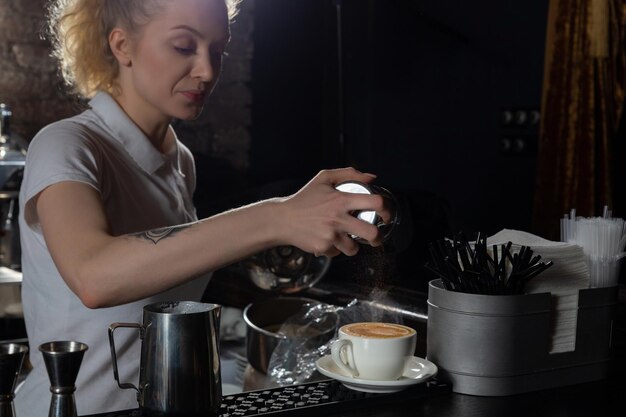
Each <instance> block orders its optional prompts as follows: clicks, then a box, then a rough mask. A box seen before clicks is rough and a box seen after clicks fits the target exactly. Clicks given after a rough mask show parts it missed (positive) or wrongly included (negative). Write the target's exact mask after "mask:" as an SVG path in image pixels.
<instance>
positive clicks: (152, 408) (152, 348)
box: [109, 301, 222, 415]
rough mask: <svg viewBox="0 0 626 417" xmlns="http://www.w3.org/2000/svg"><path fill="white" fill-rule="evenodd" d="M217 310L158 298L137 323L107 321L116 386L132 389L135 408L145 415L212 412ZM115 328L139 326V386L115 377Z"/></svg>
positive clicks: (217, 385)
mask: <svg viewBox="0 0 626 417" xmlns="http://www.w3.org/2000/svg"><path fill="white" fill-rule="evenodd" d="M220 311H221V306H219V305H217V304H206V303H198V302H192V301H176V302H162V303H155V304H150V305H147V306H145V307H144V308H143V324H138V323H113V324H111V326H109V343H110V345H111V359H112V361H113V373H114V376H115V380H116V381H117V383H118V385H119V387H120V388H122V389H129V388H133V389H135V390H136V391H137V401H138V402H139V407H140V408H142V409H143V411H144V412H147V413H148V414H151V415H162V414H176V415H198V414H201V415H208V414H209V413H210V414H216V413H217V411H218V409H219V406H220V403H221V400H222V385H221V373H220V356H219V345H218V342H219V332H218V331H219V320H220ZM119 327H132V328H137V329H139V337H140V338H141V340H142V343H141V360H140V370H139V387H136V386H135V385H134V384H132V383H127V382H126V383H122V382H120V380H119V374H118V367H117V354H116V350H115V340H114V336H113V333H114V331H115V329H117V328H119Z"/></svg>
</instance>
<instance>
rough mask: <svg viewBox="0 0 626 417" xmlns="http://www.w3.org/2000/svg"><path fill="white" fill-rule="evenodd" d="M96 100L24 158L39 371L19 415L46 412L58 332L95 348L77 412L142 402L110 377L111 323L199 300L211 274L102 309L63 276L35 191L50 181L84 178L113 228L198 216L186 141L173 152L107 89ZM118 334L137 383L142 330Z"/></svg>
mask: <svg viewBox="0 0 626 417" xmlns="http://www.w3.org/2000/svg"><path fill="white" fill-rule="evenodd" d="M90 107H91V108H90V109H89V110H86V111H85V112H83V113H82V114H80V115H78V116H75V117H72V118H69V119H65V120H61V121H59V122H56V123H53V124H51V125H49V126H47V127H45V128H44V129H42V130H41V131H40V132H39V133H38V134H37V135H36V136H35V138H34V139H33V140H32V142H31V144H30V146H29V149H28V153H27V157H26V167H25V170H24V179H23V181H22V187H21V191H20V197H19V202H20V218H19V221H20V223H19V224H20V232H21V244H22V273H23V283H22V302H23V306H24V319H25V322H26V329H27V332H28V340H29V344H30V361H31V363H32V365H33V370H32V372H31V373H30V374H29V375H28V377H27V378H26V381H25V383H24V385H23V386H21V387H20V388H19V389H18V392H17V394H16V399H15V407H16V414H17V415H18V416H19V417H41V416H44V415H47V414H48V408H49V406H50V398H51V393H50V390H49V388H50V381H49V378H48V374H47V373H46V369H45V365H44V363H43V357H42V354H41V353H40V352H39V350H38V347H39V345H40V344H42V343H45V342H49V341H54V340H75V341H79V342H83V343H86V344H87V345H88V346H89V350H87V352H86V353H85V356H84V358H83V363H82V365H81V368H80V372H79V374H78V379H77V381H76V388H77V390H76V392H75V393H74V396H75V399H76V406H77V410H78V414H79V415H87V414H95V413H102V412H107V411H115V410H123V409H129V408H136V407H137V399H136V394H135V391H134V390H121V389H120V388H118V386H117V383H116V382H115V380H114V378H113V371H112V365H111V354H110V348H109V340H108V327H109V325H110V324H111V323H114V322H135V323H141V320H142V309H143V306H145V305H147V304H150V303H153V302H157V301H162V300H196V301H197V300H200V298H201V296H202V293H203V291H204V289H205V287H206V284H207V282H208V279H209V277H208V276H206V277H203V278H199V279H196V280H194V281H192V282H190V283H189V284H186V285H183V286H180V287H178V288H175V289H173V290H170V291H167V292H165V293H162V294H159V295H157V296H154V297H150V298H146V299H143V300H140V301H137V302H133V303H130V304H125V305H121V306H118V307H111V308H103V309H96V310H92V309H88V308H86V307H85V306H84V305H83V304H82V302H81V301H80V299H79V298H78V297H77V296H76V295H75V294H74V293H73V292H72V291H71V290H70V289H69V287H68V286H67V285H66V284H65V282H64V281H63V279H62V278H61V276H60V274H59V272H58V270H57V268H56V266H55V264H54V262H53V260H52V258H51V256H50V253H49V251H48V248H47V247H46V243H45V241H44V238H43V235H42V232H41V226H40V223H39V219H38V218H37V213H36V210H35V204H34V201H35V197H36V196H37V195H38V194H39V193H40V192H41V191H42V190H44V189H45V188H46V187H48V186H50V185H52V184H55V183H59V182H63V181H79V182H82V183H85V184H88V185H90V186H92V187H93V188H94V189H96V190H97V191H98V192H99V193H100V195H101V198H102V204H103V206H104V209H105V211H106V216H107V220H108V222H109V225H110V229H111V233H112V234H113V235H122V234H127V233H131V232H140V231H145V230H150V229H154V228H158V227H163V226H171V225H176V224H183V223H187V222H190V221H194V220H196V212H195V208H194V206H193V202H192V193H193V190H194V188H195V167H194V163H193V158H192V155H191V152H190V151H189V149H187V148H186V147H185V146H184V145H183V144H182V143H181V142H180V141H178V139H177V140H176V144H175V146H173V148H172V149H169V150H168V151H167V153H166V154H162V153H160V152H159V151H157V150H156V149H155V148H154V146H153V145H152V144H151V143H150V141H149V140H148V138H147V137H146V136H145V135H144V134H143V133H142V132H141V131H140V129H139V128H138V127H137V126H136V125H135V124H134V123H133V122H132V121H131V120H130V119H129V118H128V116H127V115H126V114H125V113H124V111H123V110H122V109H121V108H120V107H119V105H118V104H117V103H116V102H115V100H113V98H112V97H111V96H109V95H108V94H106V93H98V94H97V95H96V96H95V97H94V98H93V99H92V100H91V101H90ZM181 262H183V260H181ZM128 279H129V280H132V279H133V277H132V276H129V277H128ZM154 279H155V281H156V280H158V279H159V277H158V276H155V277H154ZM115 342H116V347H117V350H118V354H119V357H118V361H119V371H120V379H121V380H122V382H132V383H133V384H135V385H137V384H138V379H139V374H138V370H139V356H140V346H141V345H140V340H139V335H138V332H137V331H135V330H127V329H120V330H117V331H116V332H115Z"/></svg>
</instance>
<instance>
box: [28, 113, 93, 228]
mask: <svg viewBox="0 0 626 417" xmlns="http://www.w3.org/2000/svg"><path fill="white" fill-rule="evenodd" d="M94 140H95V138H94V135H93V133H92V132H91V131H90V130H89V129H88V127H87V126H85V125H82V124H80V123H76V122H73V121H69V120H62V121H59V122H56V123H53V124H51V125H49V126H47V127H45V128H44V129H42V130H41V131H40V132H39V133H38V134H37V135H36V136H35V137H34V138H33V140H32V141H31V143H30V145H29V147H28V152H27V154H26V164H25V168H24V178H23V180H22V185H21V189H20V205H21V206H22V207H23V210H24V220H25V221H26V223H27V224H28V225H29V226H33V225H35V224H38V223H39V219H38V217H37V212H36V210H35V205H34V203H35V201H36V197H37V196H38V195H39V193H40V192H42V191H43V190H44V189H46V188H47V187H49V186H51V185H53V184H56V183H60V182H64V181H77V182H82V183H85V184H88V185H90V186H92V187H94V188H95V189H96V190H98V191H100V187H99V185H98V165H99V163H98V162H99V160H100V159H101V158H100V157H99V152H98V148H97V146H95V143H94Z"/></svg>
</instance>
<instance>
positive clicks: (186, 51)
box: [174, 46, 196, 55]
mask: <svg viewBox="0 0 626 417" xmlns="http://www.w3.org/2000/svg"><path fill="white" fill-rule="evenodd" d="M174 49H175V50H176V52H178V53H180V54H182V55H193V54H194V53H195V52H196V49H195V48H183V47H180V46H175V47H174Z"/></svg>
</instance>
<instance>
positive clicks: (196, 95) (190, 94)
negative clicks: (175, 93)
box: [182, 91, 205, 103]
mask: <svg viewBox="0 0 626 417" xmlns="http://www.w3.org/2000/svg"><path fill="white" fill-rule="evenodd" d="M182 94H183V95H184V96H185V97H187V99H188V100H189V101H191V102H192V103H203V102H204V97H205V93H204V92H203V91H183V93H182Z"/></svg>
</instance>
